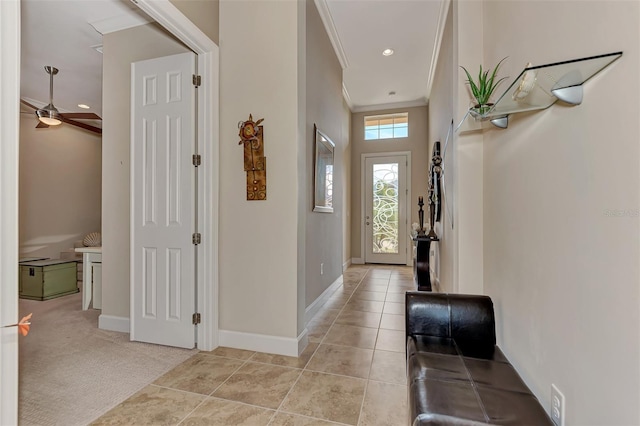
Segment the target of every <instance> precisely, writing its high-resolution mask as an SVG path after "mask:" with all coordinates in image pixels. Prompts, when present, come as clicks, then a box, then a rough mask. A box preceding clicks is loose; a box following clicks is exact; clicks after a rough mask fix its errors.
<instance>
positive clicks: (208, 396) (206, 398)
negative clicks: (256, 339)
mask: <svg viewBox="0 0 640 426" xmlns="http://www.w3.org/2000/svg"><path fill="white" fill-rule="evenodd" d="M253 355H255V352H254V354H253ZM253 355H251V356H253ZM213 356H217V355H213ZM228 359H233V358H228ZM249 359H251V357H249V358H248V359H246V360H244V362H243V363H242V364H241V365H240V366H239V367H238V368H236V369H235V370H234V371H233V373H231V374H230V375H229V377H227V378H226V379H225V380H224V381H223V382H222V383H220V384H219V385H218V386H216V387H215V388H214V389H213V391H212V392H211V393H209V394H208V395H204V397H205V398H204V399H203V400H202V401H201V402H200V404H198V405H197V406H196V407H195V408H194V409H193V410H191V411H190V412H189V414H187V415H186V416H185V417H184V418H183V419H182V420H180V422H178V426H179V425H181V424H182V422H184V421H185V420H186V419H188V418H189V416H190V415H192V414H193V413H194V412H195V411H196V410H197V409H198V408H200V407H201V406H202V405H203V404H204V403H205V402H207V400H209V398H212V396H211V395H213V393H214V392H215V391H217V390H218V389H219V388H220V386H222V385H223V384H225V383H226V382H227V380H229V379H230V378H231V376H233V375H234V374H236V373H237V372H238V370H240V369H241V368H242V367H243V366H244V365H245V364H246V363H247V362H248V361H249ZM235 360H236V361H242V360H238V359H237V358H236V359H235ZM169 389H173V388H169ZM174 390H180V389H174ZM219 399H223V398H219ZM225 401H229V400H225ZM233 402H238V401H233Z"/></svg>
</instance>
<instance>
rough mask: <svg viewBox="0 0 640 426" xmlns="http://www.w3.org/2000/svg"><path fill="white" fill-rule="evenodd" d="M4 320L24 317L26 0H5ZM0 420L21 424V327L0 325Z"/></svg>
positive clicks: (0, 61) (0, 313)
mask: <svg viewBox="0 0 640 426" xmlns="http://www.w3.org/2000/svg"><path fill="white" fill-rule="evenodd" d="M0 51H1V52H2V55H1V56H0V117H2V119H1V120H0V140H1V141H2V143H1V144H0V200H2V203H0V326H3V325H7V324H14V323H16V322H18V158H19V157H18V155H19V151H18V147H19V139H20V106H19V105H20V104H19V103H18V99H20V1H19V0H0ZM0 333H2V334H1V336H0V424H2V425H15V424H18V328H17V327H11V328H0Z"/></svg>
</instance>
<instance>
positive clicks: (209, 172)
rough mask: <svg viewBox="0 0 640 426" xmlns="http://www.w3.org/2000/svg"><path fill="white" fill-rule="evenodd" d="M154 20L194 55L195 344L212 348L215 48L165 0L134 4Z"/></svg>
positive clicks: (215, 203) (214, 301) (215, 302)
mask: <svg viewBox="0 0 640 426" xmlns="http://www.w3.org/2000/svg"><path fill="white" fill-rule="evenodd" d="M2 1H4V0H0V2H2ZM134 3H135V4H136V5H137V6H138V7H139V8H140V9H142V10H143V11H145V12H146V13H147V14H148V15H149V16H150V17H152V18H153V19H154V20H155V21H156V22H157V23H158V24H160V25H161V26H163V27H164V28H165V29H166V30H167V31H169V32H170V33H171V34H173V36H174V37H176V38H177V39H178V40H180V41H181V42H183V43H184V44H185V45H186V46H187V47H189V48H190V49H191V50H193V51H194V52H195V53H196V54H197V55H198V74H199V75H201V76H202V85H201V86H200V87H199V88H198V91H199V92H198V111H197V114H198V128H197V138H198V153H199V154H200V155H201V156H202V165H201V166H200V167H201V168H202V175H201V180H200V183H199V184H198V200H199V201H198V203H199V205H200V206H202V208H200V209H199V211H198V224H199V228H200V232H201V234H202V236H203V239H202V243H201V244H200V247H199V248H198V268H197V274H198V288H197V291H198V307H197V308H198V312H199V313H201V315H202V323H201V324H200V325H198V334H197V336H198V348H199V349H201V350H205V351H210V350H212V349H215V348H216V347H217V346H218V197H219V196H218V191H219V189H218V187H219V170H220V167H219V163H220V159H219V130H220V126H219V101H218V99H219V98H218V94H219V48H218V46H217V45H216V44H215V43H214V42H213V41H211V39H210V38H209V37H207V35H205V34H204V33H203V32H202V31H201V30H200V29H199V28H198V27H197V26H196V25H195V24H194V23H193V22H191V21H190V20H189V19H187V18H186V17H185V16H184V15H183V14H182V13H181V12H180V11H179V10H178V9H177V8H176V7H175V6H174V5H173V4H171V2H170V1H169V0H136V1H135V2H134Z"/></svg>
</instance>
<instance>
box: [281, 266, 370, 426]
mask: <svg viewBox="0 0 640 426" xmlns="http://www.w3.org/2000/svg"><path fill="white" fill-rule="evenodd" d="M368 272H369V270H367V272H365V274H364V275H363V276H362V278H361V279H360V281H358V284H357V285H356V287H355V289H354V291H353V292H352V293H351V294H350V295H349V298H348V299H347V301H346V302H345V304H344V305H343V306H342V308H340V311H339V312H338V314H337V315H336V317H335V318H334V319H333V321H332V322H331V325H330V326H329V329H328V330H327V332H326V333H325V334H324V336H322V339H321V340H320V342H319V343H318V347H316V349H315V351H314V352H313V354H312V355H311V356H310V357H309V360H308V361H307V362H306V364H305V366H304V367H303V368H302V370H301V371H300V374H299V375H298V377H297V378H296V381H295V382H294V383H293V385H292V386H291V388H290V389H289V391H288V392H287V394H286V395H285V397H284V398H283V399H282V401H280V405H278V408H277V409H276V411H275V413H274V414H273V415H272V416H271V418H270V419H269V423H268V425H270V424H272V423H273V420H274V419H275V416H276V415H277V414H278V413H279V412H283V413H285V412H286V411H281V409H282V406H283V405H284V403H285V401H287V399H288V398H289V395H291V392H292V391H293V389H294V388H295V387H296V385H297V384H298V382H299V381H300V378H301V377H302V375H303V374H304V372H305V371H313V370H307V366H308V365H309V363H310V362H311V360H312V359H313V357H314V356H315V355H316V353H317V352H318V349H319V348H320V345H322V342H324V339H325V338H326V337H327V334H328V333H329V330H331V328H332V327H333V325H334V324H335V322H336V319H337V318H338V317H339V316H340V314H341V313H342V311H343V310H344V307H345V306H346V305H347V303H349V301H350V300H351V297H352V296H353V293H355V291H356V290H357V289H358V287H359V286H360V283H361V282H362V279H364V277H365V276H366V275H367V273H368ZM342 285H343V286H344V282H343V283H342ZM319 313H320V312H318V313H317V314H316V315H318V314H319ZM314 317H315V315H314ZM312 320H313V318H312V319H311V320H310V321H309V322H311V321H312ZM292 414H293V413H292ZM310 418H313V419H317V417H310ZM320 420H324V419H320Z"/></svg>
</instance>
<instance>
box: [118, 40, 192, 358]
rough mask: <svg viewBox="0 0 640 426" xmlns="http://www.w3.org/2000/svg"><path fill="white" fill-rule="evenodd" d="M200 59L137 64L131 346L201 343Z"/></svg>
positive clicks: (185, 57) (134, 70) (134, 72)
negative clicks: (195, 319) (197, 236)
mask: <svg viewBox="0 0 640 426" xmlns="http://www.w3.org/2000/svg"><path fill="white" fill-rule="evenodd" d="M194 72H195V54H193V53H184V54H179V55H173V56H167V57H164V58H157V59H151V60H148V61H141V62H136V63H134V64H132V97H133V108H132V130H133V136H132V150H131V164H132V173H131V177H132V178H131V185H132V191H131V193H132V200H131V208H132V226H131V271H132V272H131V276H132V280H131V287H132V292H131V340H137V341H143V342H149V343H158V344H163V345H169V346H179V347H185V348H192V347H194V345H195V328H194V325H193V324H192V314H193V313H194V312H195V307H196V300H195V287H196V283H195V279H196V278H195V250H196V246H194V245H193V243H192V241H191V239H192V234H193V233H194V232H196V231H195V223H194V222H195V211H196V208H197V206H196V197H195V188H196V179H197V175H196V174H197V168H195V167H193V165H192V161H191V156H192V154H193V153H195V152H196V151H195V137H194V130H193V129H194V124H195V96H194V95H195V88H194V86H193V84H192V75H193V74H194Z"/></svg>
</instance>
